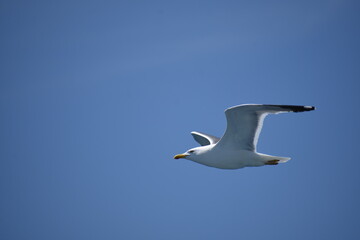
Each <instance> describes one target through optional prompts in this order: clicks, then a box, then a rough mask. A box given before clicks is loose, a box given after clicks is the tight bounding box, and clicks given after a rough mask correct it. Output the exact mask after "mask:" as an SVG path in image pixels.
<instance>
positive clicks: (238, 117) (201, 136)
mask: <svg viewBox="0 0 360 240" xmlns="http://www.w3.org/2000/svg"><path fill="white" fill-rule="evenodd" d="M312 110H315V107H313V106H297V105H269V104H242V105H238V106H234V107H230V108H228V109H226V110H225V115H226V120H227V127H226V131H225V133H224V136H222V138H218V137H215V136H212V135H209V134H205V133H201V132H191V135H192V136H193V138H194V139H195V141H197V142H198V143H199V144H200V145H201V146H200V147H195V148H192V149H189V150H188V151H186V152H185V153H182V154H178V155H175V156H174V159H180V158H184V159H188V160H191V161H194V162H197V163H200V164H203V165H206V166H209V167H214V168H220V169H239V168H243V167H259V166H264V165H277V164H279V163H285V162H287V161H289V160H290V158H289V157H278V156H271V155H266V154H262V153H258V152H257V151H256V145H257V142H258V139H259V135H260V132H261V129H262V125H263V122H264V119H265V117H266V116H267V115H268V114H277V113H284V112H305V111H312Z"/></svg>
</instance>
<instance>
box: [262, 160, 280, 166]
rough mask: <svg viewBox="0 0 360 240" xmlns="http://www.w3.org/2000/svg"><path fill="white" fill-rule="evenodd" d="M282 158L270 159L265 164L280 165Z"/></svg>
mask: <svg viewBox="0 0 360 240" xmlns="http://www.w3.org/2000/svg"><path fill="white" fill-rule="evenodd" d="M279 161H280V160H277V159H274V160H269V161H267V162H266V163H265V165H278V164H279Z"/></svg>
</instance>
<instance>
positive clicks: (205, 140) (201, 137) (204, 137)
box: [191, 132, 220, 146]
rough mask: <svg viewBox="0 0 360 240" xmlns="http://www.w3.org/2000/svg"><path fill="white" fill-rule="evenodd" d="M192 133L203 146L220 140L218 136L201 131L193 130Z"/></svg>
mask: <svg viewBox="0 0 360 240" xmlns="http://www.w3.org/2000/svg"><path fill="white" fill-rule="evenodd" d="M191 135H192V136H193V137H194V139H195V141H197V142H198V143H199V144H200V145H201V146H205V145H210V144H215V143H217V142H218V141H219V140H220V138H218V137H215V136H212V135H209V134H205V133H201V132H191Z"/></svg>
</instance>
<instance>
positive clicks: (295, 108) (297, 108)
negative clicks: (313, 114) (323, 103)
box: [266, 104, 315, 112]
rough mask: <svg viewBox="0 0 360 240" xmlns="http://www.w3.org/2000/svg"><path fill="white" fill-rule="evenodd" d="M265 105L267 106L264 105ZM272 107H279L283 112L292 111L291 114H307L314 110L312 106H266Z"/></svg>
mask: <svg viewBox="0 0 360 240" xmlns="http://www.w3.org/2000/svg"><path fill="white" fill-rule="evenodd" d="M266 105H267V104H266ZM268 106H274V107H281V108H283V109H284V110H287V111H289V110H290V111H292V112H307V111H313V110H315V107H314V106H299V105H268Z"/></svg>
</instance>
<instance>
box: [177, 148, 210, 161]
mask: <svg viewBox="0 0 360 240" xmlns="http://www.w3.org/2000/svg"><path fill="white" fill-rule="evenodd" d="M208 148H209V146H201V147H196V148H191V149H189V150H187V151H186V152H184V153H182V154H177V155H175V156H174V159H180V158H185V159H188V160H193V161H194V160H196V159H197V158H198V157H199V156H200V155H202V154H204V153H205V152H207V151H208V150H209V149H208Z"/></svg>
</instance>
